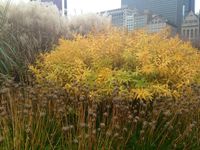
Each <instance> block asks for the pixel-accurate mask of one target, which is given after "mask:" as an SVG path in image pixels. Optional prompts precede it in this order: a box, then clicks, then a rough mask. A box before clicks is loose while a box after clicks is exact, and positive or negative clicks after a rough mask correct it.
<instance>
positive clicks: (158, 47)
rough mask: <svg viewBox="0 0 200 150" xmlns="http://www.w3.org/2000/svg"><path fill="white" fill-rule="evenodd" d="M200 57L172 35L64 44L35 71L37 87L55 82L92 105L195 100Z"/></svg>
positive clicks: (120, 35) (112, 35)
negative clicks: (107, 101) (193, 85)
mask: <svg viewBox="0 0 200 150" xmlns="http://www.w3.org/2000/svg"><path fill="white" fill-rule="evenodd" d="M199 58H200V54H199V52H198V51H197V50H196V49H194V48H193V47H192V46H191V45H190V44H189V43H185V42H183V41H181V40H180V39H179V38H178V37H169V36H168V35H167V31H163V32H162V33H157V34H148V33H145V32H143V31H138V32H133V33H130V34H129V33H128V34H127V33H124V32H120V31H117V30H112V31H110V32H106V33H105V32H104V33H99V34H90V35H88V36H87V38H85V37H83V36H77V37H76V38H75V39H74V40H72V41H71V40H64V39H61V40H60V42H59V45H58V46H57V47H55V49H54V50H53V51H52V52H50V53H46V54H44V55H42V56H41V57H40V59H38V60H37V63H36V65H35V66H30V69H31V70H32V72H33V73H34V74H35V76H36V79H37V80H38V82H40V83H42V82H46V81H48V82H50V83H53V84H56V85H57V86H60V87H63V88H64V89H66V90H67V91H71V90H72V91H74V92H75V93H76V94H77V95H79V94H82V93H81V91H82V88H87V89H88V97H89V100H92V101H93V100H94V101H102V100H103V99H105V98H106V99H107V98H113V97H114V98H116V99H120V100H130V101H132V100H154V99H155V98H159V97H171V98H173V99H178V98H180V97H181V96H182V95H183V94H184V93H186V92H187V93H188V94H191V93H192V90H191V88H189V87H188V85H190V84H191V83H193V82H195V80H196V78H197V76H198V75H199V70H200V59H199Z"/></svg>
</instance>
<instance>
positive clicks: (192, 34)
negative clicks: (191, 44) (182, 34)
mask: <svg viewBox="0 0 200 150" xmlns="http://www.w3.org/2000/svg"><path fill="white" fill-rule="evenodd" d="M190 34H191V38H193V36H194V33H193V29H191V33H190Z"/></svg>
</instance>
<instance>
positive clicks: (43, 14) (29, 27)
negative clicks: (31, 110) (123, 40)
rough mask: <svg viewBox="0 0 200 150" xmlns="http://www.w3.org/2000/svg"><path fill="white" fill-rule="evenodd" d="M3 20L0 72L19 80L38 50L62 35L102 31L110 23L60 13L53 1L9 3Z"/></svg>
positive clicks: (40, 51) (47, 47) (39, 51)
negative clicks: (68, 16) (64, 15)
mask: <svg viewBox="0 0 200 150" xmlns="http://www.w3.org/2000/svg"><path fill="white" fill-rule="evenodd" d="M0 5H2V7H5V5H4V4H3V3H2V2H0ZM82 18H83V19H82ZM5 20H6V22H4V26H3V30H1V33H0V34H1V37H0V40H1V51H0V58H1V61H0V72H1V73H3V74H9V75H10V76H12V77H13V76H14V77H15V78H19V79H21V80H23V79H24V78H26V72H27V65H28V64H31V63H33V62H34V61H35V58H36V57H37V56H38V54H39V53H44V52H47V51H51V50H52V49H53V47H54V46H55V45H56V44H57V43H58V39H60V38H61V37H62V38H65V39H73V37H74V35H75V34H81V35H86V34H88V33H89V32H92V31H97V30H96V29H98V31H99V32H100V31H101V30H104V31H105V30H107V28H109V26H110V22H109V19H107V18H104V17H100V16H98V15H82V16H81V17H78V16H74V17H73V18H70V19H68V18H67V17H62V16H61V15H60V12H59V10H58V9H57V7H56V6H55V5H52V4H51V3H49V4H48V3H40V2H27V3H23V2H20V3H19V4H14V3H11V5H10V6H9V7H8V9H7V15H6V17H5ZM86 20H89V21H86ZM23 77H24V78H23ZM19 79H18V80H19Z"/></svg>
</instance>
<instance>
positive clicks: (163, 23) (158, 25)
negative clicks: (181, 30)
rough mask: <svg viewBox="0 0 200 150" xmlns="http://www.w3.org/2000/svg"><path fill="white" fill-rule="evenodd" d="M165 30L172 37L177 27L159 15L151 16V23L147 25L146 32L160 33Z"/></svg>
mask: <svg viewBox="0 0 200 150" xmlns="http://www.w3.org/2000/svg"><path fill="white" fill-rule="evenodd" d="M166 28H168V29H170V30H171V33H172V35H175V34H176V33H177V27H176V26H175V25H173V24H171V23H170V22H169V21H168V20H167V19H165V18H164V17H162V16H160V15H153V17H152V19H151V21H150V22H149V23H148V25H147V29H148V32H150V33H156V32H160V31H162V30H163V29H166Z"/></svg>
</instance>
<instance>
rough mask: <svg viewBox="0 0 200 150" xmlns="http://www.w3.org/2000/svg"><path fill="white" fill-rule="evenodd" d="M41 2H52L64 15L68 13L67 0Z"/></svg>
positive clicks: (42, 0) (45, 0)
mask: <svg viewBox="0 0 200 150" xmlns="http://www.w3.org/2000/svg"><path fill="white" fill-rule="evenodd" d="M41 2H49V3H51V2H52V3H53V4H55V5H56V6H57V8H58V9H59V10H60V11H61V12H62V15H67V0H41Z"/></svg>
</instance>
